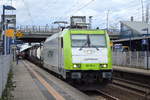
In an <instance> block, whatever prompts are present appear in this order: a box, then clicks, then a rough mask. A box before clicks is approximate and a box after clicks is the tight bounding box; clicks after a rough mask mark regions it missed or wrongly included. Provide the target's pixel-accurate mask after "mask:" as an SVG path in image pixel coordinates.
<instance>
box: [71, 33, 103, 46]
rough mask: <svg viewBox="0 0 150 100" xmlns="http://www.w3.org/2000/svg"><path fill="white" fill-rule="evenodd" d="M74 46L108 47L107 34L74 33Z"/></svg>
mask: <svg viewBox="0 0 150 100" xmlns="http://www.w3.org/2000/svg"><path fill="white" fill-rule="evenodd" d="M71 38H72V47H106V40H105V35H99V34H84V35H81V34H80V35H79V34H73V35H72V36H71Z"/></svg>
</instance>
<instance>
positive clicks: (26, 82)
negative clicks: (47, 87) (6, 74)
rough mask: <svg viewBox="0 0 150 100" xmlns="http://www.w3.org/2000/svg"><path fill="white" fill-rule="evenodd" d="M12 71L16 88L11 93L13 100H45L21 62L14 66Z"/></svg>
mask: <svg viewBox="0 0 150 100" xmlns="http://www.w3.org/2000/svg"><path fill="white" fill-rule="evenodd" d="M13 71H14V79H13V81H14V82H15V86H16V88H15V89H14V91H13V96H14V100H47V99H46V98H45V97H44V95H43V94H42V93H41V91H40V90H39V88H38V87H37V85H36V84H35V82H34V80H33V79H32V77H31V75H30V74H29V72H28V70H27V69H26V68H25V66H24V65H23V64H22V62H21V61H20V62H19V64H18V65H16V66H14V68H13Z"/></svg>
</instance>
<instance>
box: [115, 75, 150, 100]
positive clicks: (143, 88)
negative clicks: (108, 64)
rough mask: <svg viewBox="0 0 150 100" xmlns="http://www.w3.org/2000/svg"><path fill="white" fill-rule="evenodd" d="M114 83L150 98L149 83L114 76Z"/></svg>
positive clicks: (146, 98) (147, 98)
mask: <svg viewBox="0 0 150 100" xmlns="http://www.w3.org/2000/svg"><path fill="white" fill-rule="evenodd" d="M112 83H113V85H116V86H120V87H123V88H125V89H128V90H130V91H132V92H133V93H135V94H137V95H140V96H142V97H143V98H145V100H149V99H150V86H149V85H148V84H143V83H140V82H134V81H131V80H126V79H121V78H117V77H113V81H112Z"/></svg>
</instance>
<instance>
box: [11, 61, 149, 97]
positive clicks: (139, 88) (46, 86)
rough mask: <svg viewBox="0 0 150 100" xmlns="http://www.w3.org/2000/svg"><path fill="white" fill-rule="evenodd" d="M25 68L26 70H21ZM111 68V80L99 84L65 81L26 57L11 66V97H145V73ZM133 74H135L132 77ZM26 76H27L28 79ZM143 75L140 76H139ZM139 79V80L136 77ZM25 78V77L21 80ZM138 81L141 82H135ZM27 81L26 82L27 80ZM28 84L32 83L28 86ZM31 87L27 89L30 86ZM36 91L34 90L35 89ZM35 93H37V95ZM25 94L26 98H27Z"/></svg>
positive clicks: (146, 82)
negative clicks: (112, 71) (12, 89)
mask: <svg viewBox="0 0 150 100" xmlns="http://www.w3.org/2000/svg"><path fill="white" fill-rule="evenodd" d="M24 70H26V71H24ZM121 74H124V75H120V72H119V71H116V72H115V71H114V77H113V79H112V82H110V83H108V84H102V83H87V84H86V83H76V84H72V83H68V82H67V81H65V80H62V79H60V78H59V77H57V76H56V75H54V74H52V73H51V72H49V71H47V70H45V69H43V68H40V67H39V66H37V65H35V64H33V63H32V62H29V61H27V60H20V61H19V64H18V65H17V66H15V67H14V76H15V78H14V81H15V86H16V88H15V89H14V92H13V94H14V97H13V98H14V100H27V99H28V100H149V99H150V86H149V85H148V84H149V82H150V81H149V80H148V79H147V78H149V76H147V77H146V76H144V75H141V74H140V75H139V76H138V79H136V78H135V77H137V75H136V74H135V73H132V75H131V76H133V77H134V79H135V80H133V79H132V78H131V77H130V78H131V79H128V78H127V77H123V76H127V75H130V74H131V73H128V72H124V73H121ZM134 75H135V76H134ZM27 76H28V77H30V78H31V79H30V80H29V79H28V78H27ZM143 77H144V78H143ZM139 78H140V79H139ZM23 79H25V80H23ZM139 80H141V81H139ZM28 81H30V83H27V82H28ZM31 85H35V86H34V87H36V89H35V88H33V87H31ZM27 87H28V88H27ZM30 87H31V88H30ZM37 91H38V92H37ZM38 93H39V94H38ZM27 97H28V98H27Z"/></svg>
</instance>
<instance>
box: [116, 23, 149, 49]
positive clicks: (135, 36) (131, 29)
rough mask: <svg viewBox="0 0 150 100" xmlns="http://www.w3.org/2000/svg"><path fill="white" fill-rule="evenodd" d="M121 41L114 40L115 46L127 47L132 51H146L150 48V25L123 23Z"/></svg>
mask: <svg viewBox="0 0 150 100" xmlns="http://www.w3.org/2000/svg"><path fill="white" fill-rule="evenodd" d="M120 25H121V26H120V35H119V36H118V38H119V39H117V40H113V43H114V45H115V44H122V45H123V46H127V47H129V48H130V50H131V51H145V50H147V47H148V49H149V50H150V48H149V46H148V45H149V42H150V41H149V38H150V34H149V33H150V24H148V23H146V22H141V21H133V20H131V21H121V22H120Z"/></svg>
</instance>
